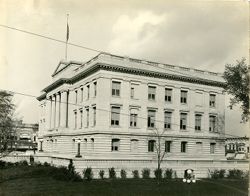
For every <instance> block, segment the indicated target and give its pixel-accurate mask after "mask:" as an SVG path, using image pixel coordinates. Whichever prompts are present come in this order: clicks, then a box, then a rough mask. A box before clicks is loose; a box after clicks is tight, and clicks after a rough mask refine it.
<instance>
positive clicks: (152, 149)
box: [148, 140, 155, 152]
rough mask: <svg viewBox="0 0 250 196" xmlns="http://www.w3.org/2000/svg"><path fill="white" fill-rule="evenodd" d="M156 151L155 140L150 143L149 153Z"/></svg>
mask: <svg viewBox="0 0 250 196" xmlns="http://www.w3.org/2000/svg"><path fill="white" fill-rule="evenodd" d="M154 149H155V140H149V141H148V152H154Z"/></svg>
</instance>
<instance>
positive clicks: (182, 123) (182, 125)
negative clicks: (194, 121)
mask: <svg viewBox="0 0 250 196" xmlns="http://www.w3.org/2000/svg"><path fill="white" fill-rule="evenodd" d="M180 129H181V130H186V129H187V114H186V113H181V116H180Z"/></svg>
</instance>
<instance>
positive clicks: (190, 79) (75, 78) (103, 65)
mask: <svg viewBox="0 0 250 196" xmlns="http://www.w3.org/2000/svg"><path fill="white" fill-rule="evenodd" d="M98 70H106V71H113V72H120V73H127V74H133V75H140V76H147V77H153V78H161V79H168V80H174V81H183V82H188V83H195V84H202V85H208V86H216V87H224V86H225V83H223V82H217V81H213V80H208V79H202V78H195V77H194V78H193V77H188V76H181V75H172V74H168V73H161V72H156V71H150V70H144V69H139V68H132V67H129V68H128V67H124V66H118V65H111V64H107V63H96V64H94V65H92V66H91V67H89V68H87V69H86V70H83V71H82V72H81V73H79V74H77V75H75V76H73V77H72V78H68V79H67V78H60V79H58V80H56V81H55V82H54V83H52V84H50V85H49V86H47V87H46V88H44V89H43V91H44V92H46V93H48V92H49V91H51V90H53V89H55V88H57V87H58V86H61V85H62V84H65V83H66V84H74V83H76V82H77V81H79V80H81V79H82V78H84V77H87V76H89V75H91V74H92V73H94V72H97V71H98ZM40 97H41V96H40ZM40 97H38V98H40Z"/></svg>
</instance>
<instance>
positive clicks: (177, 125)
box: [0, 89, 242, 137]
mask: <svg viewBox="0 0 250 196" xmlns="http://www.w3.org/2000/svg"><path fill="white" fill-rule="evenodd" d="M0 90H1V91H8V92H10V93H13V94H18V95H22V96H28V97H32V98H34V97H35V98H36V97H37V96H34V95H30V94H25V93H20V92H15V91H9V90H3V89H0ZM46 100H48V101H52V102H57V103H62V104H68V105H74V106H79V107H83V105H80V104H76V103H70V102H68V103H67V102H60V101H55V100H52V99H48V98H46ZM96 110H99V111H104V112H108V113H109V114H110V113H111V112H112V111H111V110H105V109H100V108H96ZM112 113H116V112H112ZM118 114H120V115H123V116H128V117H130V115H129V114H127V113H118ZM137 118H138V119H143V120H147V118H144V117H140V116H138V117H137ZM154 122H160V123H165V122H164V121H161V120H154ZM171 125H174V126H176V127H179V126H180V124H176V123H171ZM186 127H187V128H190V129H192V130H195V127H192V126H186ZM195 131H197V130H195ZM200 131H205V132H211V131H209V130H206V129H201V130H200ZM183 132H185V131H183ZM215 133H217V134H220V135H228V136H231V137H242V136H237V135H232V134H226V133H220V132H215Z"/></svg>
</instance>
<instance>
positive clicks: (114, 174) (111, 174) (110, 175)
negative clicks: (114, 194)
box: [109, 167, 116, 179]
mask: <svg viewBox="0 0 250 196" xmlns="http://www.w3.org/2000/svg"><path fill="white" fill-rule="evenodd" d="M109 178H110V179H115V178H116V172H115V168H113V167H111V168H109Z"/></svg>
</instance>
